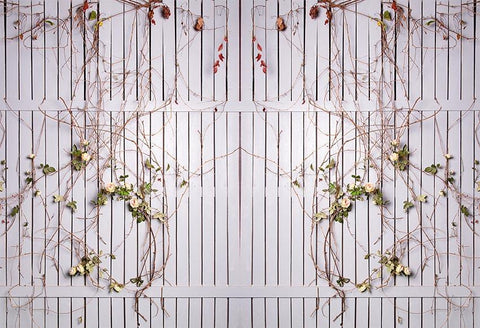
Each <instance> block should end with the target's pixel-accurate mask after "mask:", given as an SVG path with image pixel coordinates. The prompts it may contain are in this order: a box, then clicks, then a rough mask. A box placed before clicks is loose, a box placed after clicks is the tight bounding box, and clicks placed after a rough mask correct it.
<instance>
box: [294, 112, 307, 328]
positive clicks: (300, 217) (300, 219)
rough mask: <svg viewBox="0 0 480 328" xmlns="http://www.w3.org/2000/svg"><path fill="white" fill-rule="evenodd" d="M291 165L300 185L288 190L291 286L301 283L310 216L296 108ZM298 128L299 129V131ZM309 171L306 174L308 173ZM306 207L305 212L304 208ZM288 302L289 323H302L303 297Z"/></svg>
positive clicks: (300, 119) (299, 116) (299, 115)
mask: <svg viewBox="0 0 480 328" xmlns="http://www.w3.org/2000/svg"><path fill="white" fill-rule="evenodd" d="M290 115H291V128H290V130H291V144H290V152H291V158H292V160H291V169H292V173H293V174H294V178H293V179H296V180H298V182H299V184H300V188H298V189H295V187H294V186H293V185H292V187H291V188H292V189H291V190H292V192H291V196H290V197H291V202H292V214H291V225H292V231H291V243H292V244H291V252H290V256H291V263H290V271H291V281H290V285H291V286H302V285H303V284H304V275H305V268H304V265H305V257H306V256H307V254H308V253H306V252H305V240H304V229H305V226H309V223H310V222H309V221H310V220H309V217H308V214H310V209H309V208H305V207H304V205H305V197H306V194H305V182H306V180H307V178H306V170H309V171H310V172H311V169H310V168H309V167H308V165H305V162H304V149H305V148H304V147H305V140H304V130H303V127H304V113H303V112H295V113H291V114H290ZM299 132H301V133H299ZM310 172H309V174H310ZM304 210H305V212H306V213H305V212H304ZM307 263H308V264H309V265H311V260H310V259H308V262H307ZM290 302H291V311H292V321H291V325H292V326H303V324H304V321H303V318H304V311H303V300H302V299H301V298H292V299H290Z"/></svg>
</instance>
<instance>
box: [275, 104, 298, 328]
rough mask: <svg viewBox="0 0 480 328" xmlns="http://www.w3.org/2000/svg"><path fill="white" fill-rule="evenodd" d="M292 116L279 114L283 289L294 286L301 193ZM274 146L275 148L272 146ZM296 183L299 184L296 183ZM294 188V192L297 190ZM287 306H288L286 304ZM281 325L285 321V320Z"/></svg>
mask: <svg viewBox="0 0 480 328" xmlns="http://www.w3.org/2000/svg"><path fill="white" fill-rule="evenodd" d="M291 128H292V116H291V113H290V114H289V113H280V114H278V165H279V167H278V178H277V179H278V221H277V224H278V228H277V245H278V264H277V265H278V268H277V270H278V273H277V274H278V281H277V284H280V285H282V286H285V285H287V286H288V285H291V283H292V271H291V269H290V268H291V263H292V257H291V256H292V254H291V250H292V223H293V222H292V219H293V218H292V196H293V194H294V193H295V192H296V191H300V188H301V185H300V188H299V187H298V186H299V184H300V183H299V182H298V179H297V178H294V177H293V172H292V157H291V156H292V148H291V147H292V131H291ZM271 146H272V145H271ZM295 181H296V182H295ZM294 188H295V189H294ZM286 305H287V304H286ZM279 315H280V316H283V315H290V310H288V309H280V313H279ZM280 320H281V321H284V320H283V319H282V318H281V319H280Z"/></svg>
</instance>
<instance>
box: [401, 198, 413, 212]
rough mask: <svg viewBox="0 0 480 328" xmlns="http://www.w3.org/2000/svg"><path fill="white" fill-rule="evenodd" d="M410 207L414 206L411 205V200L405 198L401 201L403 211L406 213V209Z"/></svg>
mask: <svg viewBox="0 0 480 328" xmlns="http://www.w3.org/2000/svg"><path fill="white" fill-rule="evenodd" d="M412 207H414V205H413V203H412V202H410V201H408V200H406V201H404V202H403V210H404V211H405V213H408V211H409V210H410V209H411V208H412Z"/></svg>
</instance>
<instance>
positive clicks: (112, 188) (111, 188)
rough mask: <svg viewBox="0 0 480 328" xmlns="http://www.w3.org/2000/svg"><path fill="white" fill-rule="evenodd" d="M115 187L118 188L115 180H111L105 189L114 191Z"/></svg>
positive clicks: (109, 191) (110, 191)
mask: <svg viewBox="0 0 480 328" xmlns="http://www.w3.org/2000/svg"><path fill="white" fill-rule="evenodd" d="M115 188H116V186H115V183H113V182H109V183H107V184H106V185H105V191H106V192H108V193H112V192H114V191H115Z"/></svg>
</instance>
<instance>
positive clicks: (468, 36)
mask: <svg viewBox="0 0 480 328" xmlns="http://www.w3.org/2000/svg"><path fill="white" fill-rule="evenodd" d="M461 3H462V6H461V7H460V8H461V9H460V10H461V20H462V21H463V22H464V23H460V26H459V30H460V33H461V35H462V37H463V38H462V39H461V42H460V43H461V47H462V59H461V61H460V65H461V70H462V71H461V75H460V76H461V80H460V81H459V82H460V86H461V89H460V99H461V100H463V99H465V100H467V101H469V100H472V99H474V98H475V60H476V59H475V57H476V56H475V55H476V50H475V45H476V43H477V41H476V40H475V37H476V33H475V27H476V24H477V23H476V17H475V14H476V12H475V10H476V8H475V6H476V3H469V2H467V1H465V0H463V1H461Z"/></svg>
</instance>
